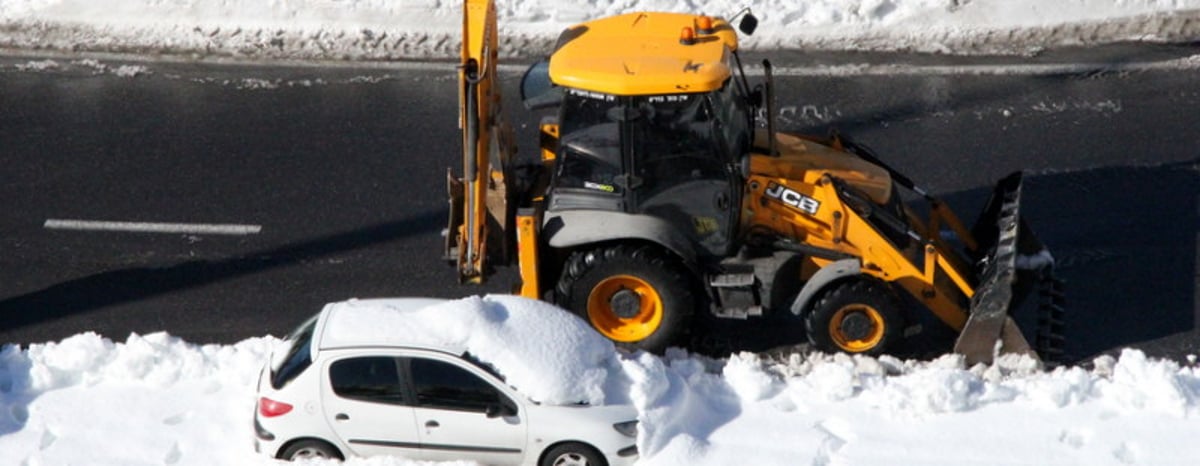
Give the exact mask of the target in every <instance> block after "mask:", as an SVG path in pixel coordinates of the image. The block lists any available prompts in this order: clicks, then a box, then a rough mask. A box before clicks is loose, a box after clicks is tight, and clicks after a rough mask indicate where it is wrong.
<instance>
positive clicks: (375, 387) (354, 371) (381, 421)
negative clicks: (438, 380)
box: [321, 355, 421, 459]
mask: <svg viewBox="0 0 1200 466" xmlns="http://www.w3.org/2000/svg"><path fill="white" fill-rule="evenodd" d="M403 361H404V360H403V359H401V358H398V357H393V356H377V355H370V356H366V355H364V356H352V357H345V358H340V359H335V360H332V361H330V362H329V363H328V365H327V366H326V367H325V375H326V377H323V379H324V380H323V382H322V389H321V404H322V406H323V408H322V409H323V411H324V415H325V419H326V420H327V421H328V422H329V425H330V426H331V427H332V428H333V431H334V432H335V433H336V434H337V436H338V437H339V438H341V440H342V443H343V444H345V445H348V446H349V448H350V450H351V452H352V453H354V454H355V455H359V456H373V455H397V456H404V457H408V458H414V459H417V458H420V453H421V451H420V448H419V445H420V437H419V433H418V432H417V424H416V420H415V419H416V418H415V416H416V415H415V413H414V411H413V407H412V403H411V400H409V399H408V392H407V387H406V384H404V381H403V380H402V378H401V374H402V373H403V371H402V368H403ZM351 452H347V453H351Z"/></svg>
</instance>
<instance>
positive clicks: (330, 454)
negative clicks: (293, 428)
mask: <svg viewBox="0 0 1200 466" xmlns="http://www.w3.org/2000/svg"><path fill="white" fill-rule="evenodd" d="M312 458H322V459H334V460H343V459H345V458H343V457H342V453H341V452H339V451H338V450H337V448H334V446H333V445H330V444H328V443H326V442H323V441H320V440H301V441H299V442H296V443H293V444H291V445H288V447H287V448H284V449H283V453H280V454H279V459H284V460H288V461H296V460H303V459H312Z"/></svg>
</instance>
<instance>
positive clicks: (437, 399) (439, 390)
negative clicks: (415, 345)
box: [409, 358, 513, 413]
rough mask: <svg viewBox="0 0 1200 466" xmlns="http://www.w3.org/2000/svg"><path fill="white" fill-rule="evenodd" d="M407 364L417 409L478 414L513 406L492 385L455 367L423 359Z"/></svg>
mask: <svg viewBox="0 0 1200 466" xmlns="http://www.w3.org/2000/svg"><path fill="white" fill-rule="evenodd" d="M409 364H410V367H409V370H410V371H411V372H412V379H413V387H414V389H415V392H416V396H417V400H416V401H417V405H418V406H421V407H424V408H435V409H451V410H456V411H474V412H480V413H482V412H486V411H487V410H488V407H489V406H496V405H506V406H513V403H512V402H511V401H509V400H507V399H506V398H505V397H504V395H502V394H501V393H500V391H499V390H497V389H496V387H494V386H493V385H492V384H490V383H488V382H487V381H486V380H483V379H481V378H479V376H477V375H475V374H473V373H471V372H470V371H467V370H466V369H463V368H461V367H459V366H456V365H454V364H450V363H447V362H443V361H437V360H433V359H423V358H413V359H412V360H411V362H410V363H409Z"/></svg>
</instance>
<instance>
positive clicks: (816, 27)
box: [0, 0, 1200, 60]
mask: <svg viewBox="0 0 1200 466" xmlns="http://www.w3.org/2000/svg"><path fill="white" fill-rule="evenodd" d="M496 4H497V9H498V11H499V21H500V27H501V38H502V40H503V41H504V44H503V45H502V50H504V53H507V54H518V53H519V54H524V55H541V54H544V53H545V52H546V51H547V50H548V49H549V47H550V46H551V45H552V44H553V41H554V39H555V38H556V37H557V34H558V32H560V31H561V30H562V29H563V28H564V27H566V26H568V25H571V24H573V23H576V22H579V21H582V20H587V19H592V18H597V17H601V16H605V15H610V14H617V13H624V12H629V11H638V10H658V11H692V12H695V11H697V9H699V10H702V12H704V13H708V14H712V15H719V16H726V17H727V16H731V15H733V14H734V13H736V12H738V11H740V10H741V9H742V8H743V7H746V6H749V7H751V8H752V10H753V11H754V13H755V14H756V15H757V16H758V17H759V19H761V24H760V29H759V31H758V32H757V33H756V34H755V36H754V37H753V38H750V39H749V40H748V42H747V43H746V45H747V46H749V47H757V48H768V47H788V48H810V49H811V48H825V49H870V50H916V51H925V52H954V53H982V52H996V53H1028V52H1031V51H1036V50H1039V49H1041V48H1043V47H1048V46H1056V45H1075V44H1095V43H1106V42H1113V41H1130V40H1149V41H1187V40H1194V39H1196V38H1198V37H1200V0H713V1H707V2H694V1H690V0H621V1H615V0H497V1H496ZM461 5H462V3H461V1H456V0H271V1H264V0H0V47H3V48H15V49H39V50H41V49H52V50H59V51H63V50H65V51H77V50H87V51H94V52H137V53H149V54H175V55H185V56H189V55H196V56H208V57H211V56H216V57H226V56H233V57H250V58H259V57H272V58H293V59H327V60H328V59H334V60H341V59H355V60H365V59H370V60H395V59H403V58H453V57H455V56H456V51H457V47H458V36H459V28H460V27H461V26H460V25H461V22H460V18H461V16H460V14H461V13H460V9H461Z"/></svg>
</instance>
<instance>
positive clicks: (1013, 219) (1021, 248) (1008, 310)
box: [954, 172, 1062, 365]
mask: <svg viewBox="0 0 1200 466" xmlns="http://www.w3.org/2000/svg"><path fill="white" fill-rule="evenodd" d="M1021 176H1022V174H1021V172H1016V173H1013V174H1012V175H1009V176H1007V177H1005V178H1004V179H1003V180H1000V182H999V183H997V184H996V187H995V189H994V190H993V191H992V197H991V199H989V200H988V203H987V205H986V206H985V207H984V210H983V212H982V213H981V214H980V216H979V219H978V220H977V221H976V223H975V227H974V228H972V230H971V233H972V235H973V236H974V237H975V240H976V241H977V242H978V248H977V249H976V251H975V254H976V257H975V259H976V260H977V261H978V263H979V264H980V266H981V269H980V275H979V280H978V285H977V287H976V288H975V294H974V296H973V297H972V298H971V310H970V315H969V316H968V318H967V323H966V325H965V326H964V327H963V329H962V333H961V334H959V337H958V341H957V342H955V345H954V352H956V353H959V354H962V355H963V356H964V357H965V358H966V363H967V364H968V365H974V364H976V363H983V364H990V363H992V361H993V359H994V358H995V357H996V356H997V355H1000V354H1028V355H1031V356H1034V357H1040V358H1041V359H1042V360H1044V361H1049V360H1052V359H1056V358H1057V357H1058V354H1052V353H1057V352H1060V351H1061V343H1062V341H1061V340H1062V338H1061V331H1062V315H1061V314H1062V299H1061V298H1062V291H1061V287H1060V285H1061V283H1060V282H1058V281H1057V280H1056V279H1054V277H1053V268H1054V260H1053V258H1052V257H1051V256H1050V254H1049V252H1048V251H1046V248H1045V246H1044V245H1043V244H1042V243H1041V241H1038V239H1037V236H1035V235H1034V234H1033V230H1032V229H1030V228H1029V226H1028V225H1026V223H1025V221H1024V220H1023V219H1022V218H1021V212H1020V210H1021ZM1039 284H1041V289H1042V291H1043V294H1044V295H1050V297H1051V299H1050V300H1049V301H1048V302H1043V304H1042V306H1041V311H1043V312H1049V313H1051V314H1053V316H1052V320H1050V321H1047V320H1046V319H1045V318H1043V319H1042V320H1041V322H1039V323H1040V324H1042V325H1043V326H1044V327H1045V328H1044V329H1043V332H1040V333H1039V338H1038V340H1037V344H1038V350H1039V351H1036V352H1035V351H1034V348H1033V347H1031V346H1030V344H1029V341H1028V340H1026V339H1025V336H1024V335H1022V334H1021V330H1020V329H1019V328H1018V327H1017V324H1016V322H1015V321H1014V320H1013V318H1012V311H1013V310H1014V309H1016V308H1018V307H1019V306H1020V305H1021V303H1022V302H1023V301H1024V299H1025V297H1026V296H1027V295H1028V294H1029V292H1030V291H1031V290H1033V289H1034V288H1035V287H1037V286H1038V285H1039ZM1039 353H1041V354H1039Z"/></svg>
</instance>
